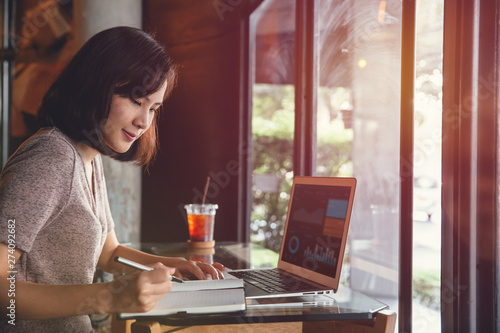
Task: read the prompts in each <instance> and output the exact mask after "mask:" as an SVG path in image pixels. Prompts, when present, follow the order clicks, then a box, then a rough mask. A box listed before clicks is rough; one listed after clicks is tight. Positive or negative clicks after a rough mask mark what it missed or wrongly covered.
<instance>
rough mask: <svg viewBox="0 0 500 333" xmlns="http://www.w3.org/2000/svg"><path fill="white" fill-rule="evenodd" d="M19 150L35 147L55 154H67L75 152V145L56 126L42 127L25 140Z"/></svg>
mask: <svg viewBox="0 0 500 333" xmlns="http://www.w3.org/2000/svg"><path fill="white" fill-rule="evenodd" d="M20 149H21V150H23V149H24V150H26V149H30V150H32V149H36V150H43V151H47V152H54V153H57V154H62V155H67V154H68V153H74V152H76V147H75V146H74V144H73V143H72V141H71V139H70V138H69V137H68V136H66V135H65V134H64V133H63V132H61V131H60V130H59V129H57V128H56V127H44V128H42V129H40V130H39V131H38V132H37V133H35V134H34V135H33V136H31V137H30V138H29V139H28V140H26V141H25V142H24V143H23V144H22V145H21V146H20Z"/></svg>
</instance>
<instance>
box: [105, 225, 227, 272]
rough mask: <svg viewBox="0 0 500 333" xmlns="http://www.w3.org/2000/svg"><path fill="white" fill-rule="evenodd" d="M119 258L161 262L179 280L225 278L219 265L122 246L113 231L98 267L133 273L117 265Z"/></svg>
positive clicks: (222, 268)
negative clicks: (163, 255)
mask: <svg viewBox="0 0 500 333" xmlns="http://www.w3.org/2000/svg"><path fill="white" fill-rule="evenodd" d="M117 256H119V257H123V258H127V259H129V260H133V261H136V262H139V263H141V264H144V265H151V264H154V263H157V262H161V263H163V264H164V265H165V266H168V267H174V268H175V269H176V271H175V273H174V275H175V276H177V277H179V278H183V277H184V275H194V276H195V277H196V278H198V279H200V280H202V279H206V278H207V277H208V275H209V276H211V278H212V279H223V278H224V277H223V275H222V273H221V272H220V271H223V270H225V267H224V266H223V265H221V264H219V263H214V264H213V266H212V265H210V264H205V263H202V262H197V261H196V262H195V261H188V260H186V259H185V258H170V257H162V256H155V255H152V254H149V253H145V252H142V251H139V250H135V249H132V248H130V247H126V246H123V245H120V243H119V242H118V240H117V239H116V235H115V232H114V230H112V231H110V232H109V233H108V235H107V237H106V242H105V243H104V247H103V249H102V252H101V256H100V257H99V262H98V263H97V267H99V268H101V269H102V270H104V271H106V272H109V273H112V274H116V273H120V272H131V271H133V269H131V268H127V267H125V266H124V265H121V264H119V263H116V262H115V261H114V258H115V257H117Z"/></svg>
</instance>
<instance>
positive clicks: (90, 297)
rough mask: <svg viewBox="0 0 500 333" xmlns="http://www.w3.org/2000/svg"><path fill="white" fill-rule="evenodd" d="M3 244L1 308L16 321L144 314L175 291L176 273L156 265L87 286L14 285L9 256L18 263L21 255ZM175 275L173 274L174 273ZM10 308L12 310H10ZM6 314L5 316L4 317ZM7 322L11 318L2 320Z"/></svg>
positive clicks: (0, 274) (1, 245)
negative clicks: (171, 275) (110, 314)
mask: <svg viewBox="0 0 500 333" xmlns="http://www.w3.org/2000/svg"><path fill="white" fill-rule="evenodd" d="M8 250H9V249H8V247H7V245H6V244H3V243H0V303H1V304H0V306H1V307H2V309H3V310H2V314H6V315H8V314H9V313H10V312H11V309H12V308H13V307H12V306H11V304H14V307H15V308H14V309H15V310H14V312H15V318H16V319H49V318H57V317H68V316H75V315H86V314H92V313H116V312H145V311H149V310H150V309H152V308H153V307H154V306H155V305H156V303H157V302H158V301H159V300H160V299H161V298H163V297H164V296H165V295H166V294H167V293H168V292H169V291H170V289H171V288H172V283H171V281H170V274H171V272H172V271H173V270H171V269H169V268H167V267H165V266H164V265H162V264H160V263H157V264H156V265H155V270H153V271H150V272H135V273H134V274H130V275H124V276H120V277H118V278H117V279H115V280H114V281H112V282H107V283H97V284H88V285H44V284H36V283H30V282H24V281H15V284H13V283H11V282H13V281H14V279H12V277H14V275H12V274H11V273H9V272H10V271H12V268H10V266H9V265H10V264H11V263H12V261H11V262H9V261H8V259H11V260H13V259H12V257H9V255H14V257H15V261H17V260H19V258H20V257H21V254H22V252H21V251H20V250H19V249H15V251H14V254H12V253H9V252H8ZM172 273H173V272H172ZM9 306H10V309H9V308H8V307H9ZM5 312H6V313H5ZM3 318H8V317H5V316H4V317H3Z"/></svg>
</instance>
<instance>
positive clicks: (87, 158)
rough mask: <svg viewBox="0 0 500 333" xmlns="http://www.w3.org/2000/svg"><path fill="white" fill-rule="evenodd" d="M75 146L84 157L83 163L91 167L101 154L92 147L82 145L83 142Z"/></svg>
mask: <svg viewBox="0 0 500 333" xmlns="http://www.w3.org/2000/svg"><path fill="white" fill-rule="evenodd" d="M75 146H76V148H77V149H78V151H79V152H80V154H81V155H82V157H83V162H84V163H85V165H91V164H92V160H93V159H94V158H95V157H96V156H97V154H98V153H99V152H98V151H97V150H95V149H94V148H92V147H90V146H88V145H86V144H84V143H81V142H76V143H75Z"/></svg>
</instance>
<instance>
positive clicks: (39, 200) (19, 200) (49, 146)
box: [0, 135, 76, 252]
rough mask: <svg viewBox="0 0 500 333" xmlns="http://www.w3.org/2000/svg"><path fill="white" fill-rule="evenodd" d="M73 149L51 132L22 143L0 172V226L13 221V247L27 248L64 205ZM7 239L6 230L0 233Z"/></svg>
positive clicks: (69, 178)
mask: <svg viewBox="0 0 500 333" xmlns="http://www.w3.org/2000/svg"><path fill="white" fill-rule="evenodd" d="M75 158H76V156H75V152H74V150H73V149H72V148H71V147H70V143H68V142H67V141H65V140H63V139H61V138H58V137H56V136H51V135H43V136H38V137H35V138H33V139H29V140H28V142H26V143H25V144H23V145H22V146H21V147H20V148H19V149H18V150H17V151H16V153H14V155H13V156H12V157H11V158H10V159H9V161H8V163H7V164H6V165H5V168H4V169H3V171H2V174H1V176H0V228H1V229H2V230H7V224H8V223H9V220H11V221H15V241H16V247H17V248H19V249H20V250H22V251H24V252H30V250H31V247H32V245H33V242H34V241H35V239H36V237H37V234H38V233H39V231H40V230H41V229H42V228H44V226H46V225H47V224H48V223H50V221H53V220H54V219H55V218H56V217H57V215H58V214H59V213H60V212H61V211H62V210H63V209H64V207H65V205H66V204H67V202H68V199H69V197H70V193H71V185H72V177H73V174H74V167H75ZM0 242H3V243H7V233H1V234H0Z"/></svg>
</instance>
